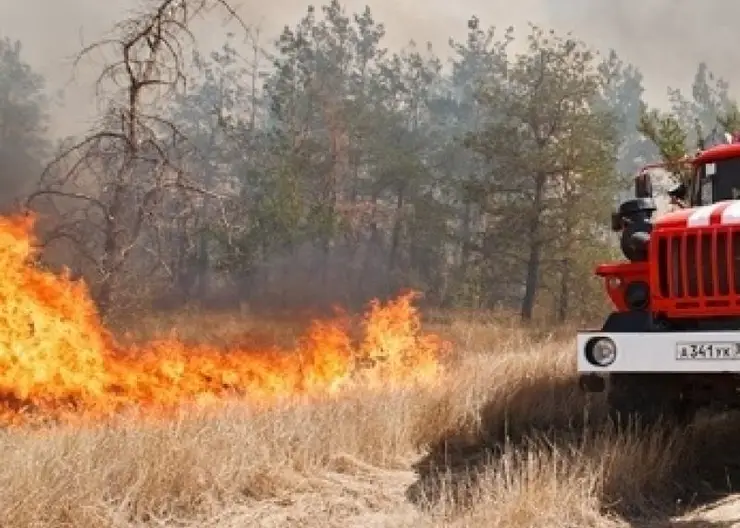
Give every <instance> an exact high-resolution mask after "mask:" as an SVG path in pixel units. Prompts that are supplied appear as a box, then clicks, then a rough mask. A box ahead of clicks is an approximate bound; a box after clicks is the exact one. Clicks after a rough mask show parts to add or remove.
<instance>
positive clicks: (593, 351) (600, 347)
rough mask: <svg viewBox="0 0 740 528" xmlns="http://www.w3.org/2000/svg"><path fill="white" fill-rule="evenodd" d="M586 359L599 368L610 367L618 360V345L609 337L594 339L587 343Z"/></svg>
mask: <svg viewBox="0 0 740 528" xmlns="http://www.w3.org/2000/svg"><path fill="white" fill-rule="evenodd" d="M585 352H586V359H587V360H588V361H589V363H591V364H592V365H595V366H597V367H608V366H609V365H611V364H612V363H614V361H616V359H617V345H616V343H615V342H614V341H612V340H611V339H610V338H608V337H594V338H593V339H591V340H590V341H589V342H588V343H586V351H585Z"/></svg>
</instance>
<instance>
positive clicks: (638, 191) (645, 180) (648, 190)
mask: <svg viewBox="0 0 740 528" xmlns="http://www.w3.org/2000/svg"><path fill="white" fill-rule="evenodd" d="M652 197H653V182H652V180H651V178H650V174H649V173H648V172H641V173H640V174H638V175H637V177H636V178H635V198H652Z"/></svg>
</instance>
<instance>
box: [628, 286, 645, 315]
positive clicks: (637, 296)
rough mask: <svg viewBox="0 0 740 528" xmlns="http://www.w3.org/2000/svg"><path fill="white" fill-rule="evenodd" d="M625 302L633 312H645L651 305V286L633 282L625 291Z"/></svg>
mask: <svg viewBox="0 0 740 528" xmlns="http://www.w3.org/2000/svg"><path fill="white" fill-rule="evenodd" d="M624 300H625V302H626V303H627V306H628V307H629V308H630V309H631V310H644V309H645V308H647V307H648V305H649V304H650V286H648V285H647V284H646V283H644V282H631V283H629V284H628V285H627V288H626V289H625V291H624Z"/></svg>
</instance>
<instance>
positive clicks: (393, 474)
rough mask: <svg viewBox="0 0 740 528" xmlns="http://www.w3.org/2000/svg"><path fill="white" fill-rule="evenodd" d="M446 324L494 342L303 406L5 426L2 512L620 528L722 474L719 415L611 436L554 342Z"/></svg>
mask: <svg viewBox="0 0 740 528" xmlns="http://www.w3.org/2000/svg"><path fill="white" fill-rule="evenodd" d="M447 335H448V336H449V337H451V338H452V339H454V340H455V341H456V342H457V343H464V342H465V341H466V340H470V339H471V336H475V337H474V338H472V339H473V341H469V342H468V346H469V347H470V348H471V349H475V348H476V346H479V345H480V343H481V342H482V341H484V340H490V339H494V340H495V341H496V342H497V343H498V344H499V349H498V350H496V351H492V352H486V351H485V350H483V349H482V348H483V347H481V350H478V351H477V352H475V353H471V354H469V355H465V356H462V357H461V358H460V359H454V360H453V363H452V364H450V365H448V370H447V372H446V373H445V374H444V375H442V376H441V377H440V378H439V379H438V380H437V381H435V382H434V383H432V384H427V385H416V386H412V387H396V388H392V389H389V390H387V391H386V390H378V389H377V388H375V389H373V388H362V387H357V388H353V389H352V390H349V391H348V392H346V393H345V394H344V395H343V396H342V397H340V398H337V397H331V398H327V399H324V400H322V401H319V402H313V403H311V404H310V405H309V404H305V403H301V402H299V401H293V402H285V403H282V404H279V405H277V406H272V407H270V408H262V409H258V408H246V407H243V406H241V405H237V404H232V405H229V406H228V407H227V408H224V409H222V410H219V411H217V412H216V411H212V412H209V413H207V414H205V413H204V414H200V415H194V414H190V415H182V416H179V417H177V418H175V419H173V420H169V421H161V422H149V423H145V424H143V423H141V422H139V421H135V420H133V419H131V420H129V421H122V422H121V423H118V424H115V425H108V426H105V427H97V428H85V429H83V428H75V429H71V428H68V429H66V430H54V429H50V430H36V431H33V432H30V431H27V432H22V431H20V430H8V431H6V432H5V433H4V434H3V436H2V437H0V449H2V452H3V453H4V461H3V462H4V463H3V465H2V467H0V483H2V485H3V490H4V493H3V495H2V496H0V518H1V519H2V521H3V522H2V525H3V526H8V527H15V526H101V527H106V526H111V527H112V526H141V525H151V526H161V525H173V526H174V525H178V526H188V525H193V526H227V527H228V526H317V527H318V526H369V525H373V524H374V525H376V526H412V525H413V526H430V527H431V526H442V525H444V526H487V527H488V526H494V527H495V526H502V527H503V526H532V527H534V526H553V527H559V526H619V525H626V524H627V522H628V521H631V520H633V519H634V518H640V519H643V520H644V519H646V518H650V519H654V520H658V519H666V518H667V517H668V516H669V515H673V514H675V513H679V512H680V511H681V510H682V508H685V507H689V506H691V505H692V501H694V502H693V504H698V503H699V502H700V501H702V500H704V499H705V498H706V497H707V496H708V495H709V494H710V493H711V492H717V491H723V490H724V489H726V487H727V485H728V479H729V480H730V481H731V480H732V479H733V477H734V475H733V474H732V472H733V467H734V466H737V465H738V463H739V462H740V451H739V450H738V448H737V446H736V444H737V442H736V440H735V439H736V438H737V434H738V433H740V426H738V425H737V424H736V423H735V422H734V421H732V420H730V419H726V420H724V421H715V422H713V423H710V422H706V421H705V422H700V423H698V424H697V427H696V428H695V429H694V430H691V431H683V432H681V431H675V432H672V433H670V432H669V433H666V432H664V431H660V430H657V431H655V432H653V433H651V434H647V435H643V436H641V437H638V436H637V435H634V434H621V435H617V434H616V433H615V432H614V431H613V430H612V429H610V428H609V427H608V426H606V425H605V424H604V423H603V421H602V415H603V409H602V407H601V405H602V403H601V402H600V401H599V400H598V399H595V400H594V401H591V402H586V401H585V399H584V398H583V396H582V395H581V394H580V393H579V391H578V390H577V389H576V387H575V385H574V383H573V375H572V365H571V359H570V357H569V352H568V347H567V346H565V345H564V344H563V343H560V342H557V341H550V342H545V343H541V342H540V343H535V342H527V338H526V335H525V334H524V333H523V332H521V331H518V330H512V329H501V328H498V327H490V328H484V327H482V326H476V327H469V326H466V324H465V323H463V322H457V323H455V324H454V325H451V326H449V327H448V334H447ZM707 454H710V455H711V457H710V458H707ZM719 454H721V457H719V456H718V455H719ZM708 462H710V463H708ZM663 525H664V526H665V524H663Z"/></svg>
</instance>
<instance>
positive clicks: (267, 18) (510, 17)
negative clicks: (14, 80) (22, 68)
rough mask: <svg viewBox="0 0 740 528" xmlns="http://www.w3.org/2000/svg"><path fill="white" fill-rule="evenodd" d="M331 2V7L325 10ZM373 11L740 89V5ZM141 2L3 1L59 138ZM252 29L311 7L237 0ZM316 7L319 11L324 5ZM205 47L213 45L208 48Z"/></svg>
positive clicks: (660, 1) (396, 22) (486, 5)
mask: <svg viewBox="0 0 740 528" xmlns="http://www.w3.org/2000/svg"><path fill="white" fill-rule="evenodd" d="M326 3H328V0H327V2H326ZM368 3H369V5H370V7H371V8H372V10H373V11H374V13H375V15H376V19H378V20H380V21H382V22H384V23H385V24H386V27H387V30H388V44H389V45H390V46H396V45H401V44H404V43H406V42H407V41H408V40H409V39H411V38H414V39H416V40H417V41H419V42H423V41H426V40H431V41H432V42H433V44H435V46H436V47H437V49H438V50H439V51H442V50H443V49H445V47H446V41H447V38H448V37H449V36H456V37H463V36H464V34H465V30H466V26H465V22H466V20H467V19H468V18H469V17H470V15H472V14H477V15H478V16H479V18H480V19H481V21H482V23H483V24H484V25H485V26H488V25H490V24H494V25H496V26H497V27H500V28H502V29H503V28H505V27H506V26H509V25H514V26H515V27H516V28H518V27H522V29H523V30H524V31H526V27H525V24H526V22H527V21H532V22H535V23H539V24H543V25H547V26H550V27H554V28H555V29H558V30H573V31H574V34H575V35H576V36H577V37H579V38H581V39H583V40H586V41H587V42H589V43H591V44H592V45H594V46H597V47H599V48H602V49H609V48H615V49H616V50H617V51H618V52H619V53H620V55H621V56H622V57H623V58H624V59H625V60H628V61H630V62H633V63H635V64H637V65H638V66H639V67H640V68H641V69H642V70H643V73H644V74H645V78H646V79H645V84H646V87H647V89H648V97H649V99H650V100H651V101H653V102H658V101H660V100H661V99H662V98H663V96H664V94H665V91H666V87H667V86H668V85H671V86H677V87H685V86H687V85H688V83H690V81H691V76H692V75H693V73H694V71H695V68H696V65H697V63H698V61H699V60H706V61H707V62H708V63H709V65H710V68H712V69H713V70H714V71H715V72H717V73H718V74H720V75H722V76H724V77H725V78H727V79H728V80H729V81H730V82H731V83H732V84H733V85H736V86H739V87H740V71H738V69H737V68H735V67H734V66H735V60H736V59H735V56H736V54H737V51H736V50H735V46H734V44H735V43H736V41H737V40H739V38H738V37H737V36H736V31H737V27H738V21H740V1H738V0H711V1H704V2H699V1H696V0H620V1H615V0H456V1H454V2H451V1H449V0H417V1H413V0H373V1H372V2H362V1H354V0H345V1H344V2H343V4H344V5H345V6H346V7H347V8H348V9H350V10H360V9H361V8H362V7H363V6H364V5H365V4H368ZM137 5H138V1H137V0H55V1H51V0H0V24H1V25H0V36H9V37H11V38H14V39H15V38H18V39H21V40H22V42H23V44H24V47H25V51H24V56H25V58H26V59H27V60H28V61H29V62H30V63H31V65H32V66H33V67H35V68H36V69H37V70H38V71H40V72H41V73H43V74H45V75H46V76H47V78H48V80H49V84H50V88H53V89H58V88H62V87H66V93H65V96H66V108H65V109H63V110H59V111H57V112H56V128H57V129H61V130H58V131H64V132H71V131H75V130H79V128H80V127H82V126H84V124H85V118H86V117H87V116H89V115H91V112H92V111H93V110H94V109H93V108H92V107H91V103H90V101H91V92H90V90H89V83H90V78H89V77H86V76H83V77H79V78H78V82H77V83H73V84H71V85H69V84H66V83H67V82H68V81H69V80H70V75H71V69H70V67H71V63H70V57H71V56H72V55H73V54H74V53H75V52H76V51H78V50H79V49H80V46H81V45H82V43H83V42H85V43H90V42H91V41H93V40H95V39H96V38H97V37H99V36H100V35H101V34H102V32H104V31H106V30H108V29H110V27H111V25H112V24H113V23H114V22H115V21H116V20H117V19H118V18H120V17H121V16H122V15H123V14H125V12H126V11H127V10H128V9H131V8H133V7H135V6H137ZM233 5H235V6H238V8H239V12H240V14H241V15H242V17H243V18H244V19H245V21H247V22H248V23H253V24H260V25H261V26H262V27H263V28H264V32H265V33H266V34H268V35H270V36H272V35H274V34H276V33H277V32H278V31H279V30H280V28H281V27H282V26H283V25H285V24H286V23H287V24H291V25H292V24H293V23H295V22H296V21H297V20H298V19H299V17H300V16H301V15H302V14H303V13H304V12H305V8H306V6H307V5H308V2H306V1H304V0H268V1H266V2H265V1H259V0H241V1H239V0H234V1H233ZM316 5H317V6H318V5H321V2H317V3H316ZM224 31H225V30H224V28H223V27H222V26H221V24H220V20H218V19H214V21H213V22H212V23H211V24H210V26H209V27H208V29H207V32H205V35H206V37H207V39H208V40H209V41H210V43H212V45H213V46H217V45H219V44H220V43H221V42H222V41H223V37H222V35H223V32H224ZM206 44H208V42H206Z"/></svg>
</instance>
